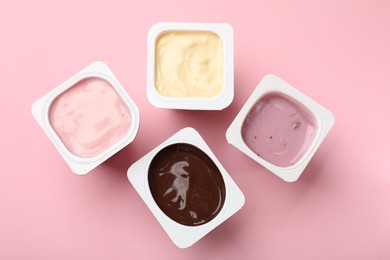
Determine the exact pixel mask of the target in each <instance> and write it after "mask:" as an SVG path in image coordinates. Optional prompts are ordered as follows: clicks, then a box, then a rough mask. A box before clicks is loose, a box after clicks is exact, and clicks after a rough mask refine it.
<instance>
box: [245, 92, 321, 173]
mask: <svg viewBox="0 0 390 260" xmlns="http://www.w3.org/2000/svg"><path fill="white" fill-rule="evenodd" d="M316 131H317V129H316V123H315V118H314V115H313V114H312V113H311V112H310V111H309V110H308V109H307V108H305V107H304V106H303V105H302V104H300V103H299V102H297V101H295V100H293V99H292V98H290V97H288V96H287V95H284V94H281V93H276V92H272V93H269V94H266V95H264V96H262V97H261V98H260V99H259V100H258V101H257V102H256V103H255V104H254V106H253V107H252V109H251V110H250V111H249V113H248V115H247V116H246V118H245V121H244V123H243V125H242V128H241V134H242V137H243V140H244V142H245V144H246V145H247V146H248V147H249V148H250V149H251V150H252V151H253V152H254V153H256V154H257V155H258V156H259V157H261V158H263V159H264V160H266V161H268V162H270V163H272V164H274V165H276V166H280V167H288V166H292V165H294V164H295V163H296V162H297V161H299V159H300V158H301V157H302V156H303V155H304V154H305V152H306V151H307V149H308V148H309V147H310V145H311V144H312V142H313V140H314V137H315V135H316Z"/></svg>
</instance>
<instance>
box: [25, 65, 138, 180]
mask: <svg viewBox="0 0 390 260" xmlns="http://www.w3.org/2000/svg"><path fill="white" fill-rule="evenodd" d="M88 78H99V79H103V80H105V81H106V82H108V83H109V84H110V85H111V86H112V87H113V89H114V90H115V91H116V92H117V94H118V95H119V97H120V98H121V99H122V100H123V102H124V104H125V105H126V106H127V107H128V110H129V112H130V118H131V123H130V127H129V129H128V131H127V133H126V134H125V135H124V136H123V137H122V138H121V139H120V140H119V141H117V142H116V143H114V144H113V145H111V146H110V147H108V148H107V149H106V150H104V151H103V152H101V153H100V154H98V155H96V156H93V157H87V158H86V157H80V156H78V155H75V154H74V153H72V152H70V151H69V149H68V148H67V147H66V145H65V144H64V143H63V141H62V140H61V138H60V137H59V136H58V135H57V133H56V132H55V130H54V129H53V127H52V125H51V124H50V120H49V112H50V107H51V104H52V103H53V101H54V100H55V99H56V98H57V97H59V96H60V95H61V94H62V93H64V92H65V91H66V90H68V89H70V88H72V87H73V86H75V85H76V84H77V83H79V82H81V81H82V80H84V79H88ZM32 114H33V116H34V117H35V119H36V120H37V122H38V123H39V125H40V126H41V127H42V129H43V130H44V131H45V133H46V134H47V136H48V137H49V139H50V140H51V141H52V143H53V144H54V146H55V147H56V148H57V150H58V151H59V153H60V154H61V155H62V157H63V158H64V160H65V162H66V163H67V164H68V165H69V167H70V168H71V170H72V171H73V172H74V173H75V174H78V175H84V174H86V173H88V172H89V171H91V170H92V169H94V168H95V167H97V166H98V165H99V164H101V163H103V162H104V161H105V160H107V159H108V158H110V157H111V156H112V155H114V154H115V153H116V152H118V151H119V150H121V149H122V148H124V147H125V146H126V145H128V144H129V143H131V142H132V141H133V140H134V138H135V136H136V134H137V131H138V128H139V121H140V119H139V111H138V108H137V106H136V105H135V103H134V102H133V100H132V99H131V98H130V97H129V95H128V94H127V92H126V90H125V89H124V88H123V87H122V85H121V84H120V83H119V81H118V80H117V79H116V77H115V75H114V74H113V72H112V71H111V70H110V69H109V67H108V66H107V65H106V64H105V63H104V62H93V63H92V64H90V65H89V66H87V67H86V68H84V69H83V70H81V71H80V72H78V73H76V74H75V75H73V76H72V77H71V78H69V79H68V80H67V81H65V82H64V83H62V84H60V85H59V86H58V87H56V88H55V89H53V90H51V91H50V92H49V93H47V94H45V95H44V96H42V97H41V98H39V99H38V100H37V101H35V102H34V104H33V105H32Z"/></svg>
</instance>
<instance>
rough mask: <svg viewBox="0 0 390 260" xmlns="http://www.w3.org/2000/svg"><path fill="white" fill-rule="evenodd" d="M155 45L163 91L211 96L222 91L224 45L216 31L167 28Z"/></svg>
mask: <svg viewBox="0 0 390 260" xmlns="http://www.w3.org/2000/svg"><path fill="white" fill-rule="evenodd" d="M155 48H156V50H155V85H156V89H157V91H158V92H159V93H160V94H161V95H163V96H166V97H181V98H210V97H215V96H217V95H218V94H219V93H220V92H221V90H222V87H223V77H224V66H223V64H224V61H223V47H222V40H221V38H220V37H219V36H218V35H217V34H216V33H213V32H209V31H167V32H164V33H163V34H161V35H160V36H159V37H158V39H157V41H156V46H155Z"/></svg>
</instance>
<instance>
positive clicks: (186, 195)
mask: <svg viewBox="0 0 390 260" xmlns="http://www.w3.org/2000/svg"><path fill="white" fill-rule="evenodd" d="M148 180H149V187H150V191H151V193H152V196H153V198H154V200H155V201H156V203H157V205H158V206H159V207H160V209H161V210H162V211H163V212H164V213H165V214H166V215H167V216H168V217H170V218H171V219H172V220H174V221H176V222H178V223H180V224H183V225H187V226H198V225H201V224H204V223H207V222H209V221H210V220H212V219H213V218H214V217H215V216H216V215H218V213H219V212H220V211H221V209H222V206H223V204H224V202H225V194H226V190H225V183H224V181H223V177H222V175H221V172H220V171H219V169H218V167H217V166H216V165H215V163H214V162H213V161H212V160H211V158H210V157H209V156H208V155H207V154H205V153H204V152H203V151H202V150H200V149H199V148H197V147H195V146H193V145H190V144H185V143H177V144H173V145H170V146H167V147H165V148H163V149H162V150H161V151H160V152H158V153H157V155H156V156H155V157H154V158H153V160H152V162H151V164H150V167H149V174H148Z"/></svg>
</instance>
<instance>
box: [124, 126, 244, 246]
mask: <svg viewBox="0 0 390 260" xmlns="http://www.w3.org/2000/svg"><path fill="white" fill-rule="evenodd" d="M178 143H185V144H190V145H193V146H195V147H196V148H199V149H200V150H201V151H203V152H204V153H205V154H206V155H207V156H208V157H209V158H210V159H211V160H212V161H213V162H214V163H215V165H216V166H217V167H218V169H219V171H220V173H221V175H222V177H223V181H224V184H225V189H226V190H225V192H226V195H225V201H224V204H223V206H222V209H221V211H220V212H219V213H218V215H216V216H215V217H214V218H213V219H212V220H211V221H209V222H206V223H204V224H201V225H198V226H187V225H183V224H180V223H178V222H176V221H175V220H173V219H171V218H170V217H168V216H167V215H166V214H165V213H164V212H163V211H162V210H161V209H160V208H159V206H158V205H157V203H156V201H155V200H154V198H153V196H152V193H151V190H150V187H149V181H148V174H149V167H150V164H151V162H152V160H153V158H154V157H155V156H156V155H157V154H158V152H159V151H161V150H162V149H164V148H165V147H168V146H170V145H173V144H178ZM127 176H128V179H129V181H130V182H131V184H132V185H133V186H134V188H135V189H136V190H137V192H138V194H139V195H140V196H141V198H142V199H143V201H144V202H145V203H146V205H147V206H148V208H149V209H150V211H151V212H152V213H153V215H154V216H155V217H156V219H157V220H158V222H159V223H160V224H161V226H162V227H163V229H164V230H165V232H166V233H167V234H168V236H169V237H170V238H171V240H172V241H173V243H174V244H176V245H177V246H178V247H180V248H187V247H189V246H191V245H193V244H194V243H195V242H197V241H198V240H199V239H201V238H202V237H203V236H205V235H206V234H207V233H209V232H210V231H211V230H213V229H214V228H215V227H217V226H218V225H220V224H221V223H222V222H224V221H225V220H226V219H228V218H229V217H231V216H232V215H233V214H234V213H236V212H237V211H238V210H239V209H241V208H242V206H243V205H244V203H245V197H244V195H243V193H242V192H241V190H240V189H239V187H238V186H237V185H236V183H235V182H234V181H233V179H232V178H231V177H230V176H229V174H228V173H227V171H226V170H225V169H224V168H223V166H222V165H221V163H220V162H219V161H218V159H217V158H216V157H215V155H214V154H213V152H212V151H211V149H210V148H209V147H208V146H207V144H206V142H205V141H204V140H203V139H202V137H201V136H200V135H199V133H198V132H197V131H196V130H194V129H193V128H184V129H182V130H180V131H179V132H177V133H176V134H175V135H173V136H172V137H170V138H169V139H168V140H166V141H165V142H163V143H162V144H160V145H159V146H157V147H156V148H155V149H153V150H152V151H151V152H149V153H148V154H146V155H145V156H144V157H142V158H141V159H139V160H138V161H137V162H135V163H134V164H133V165H132V166H131V167H130V168H129V169H128V171H127Z"/></svg>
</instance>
